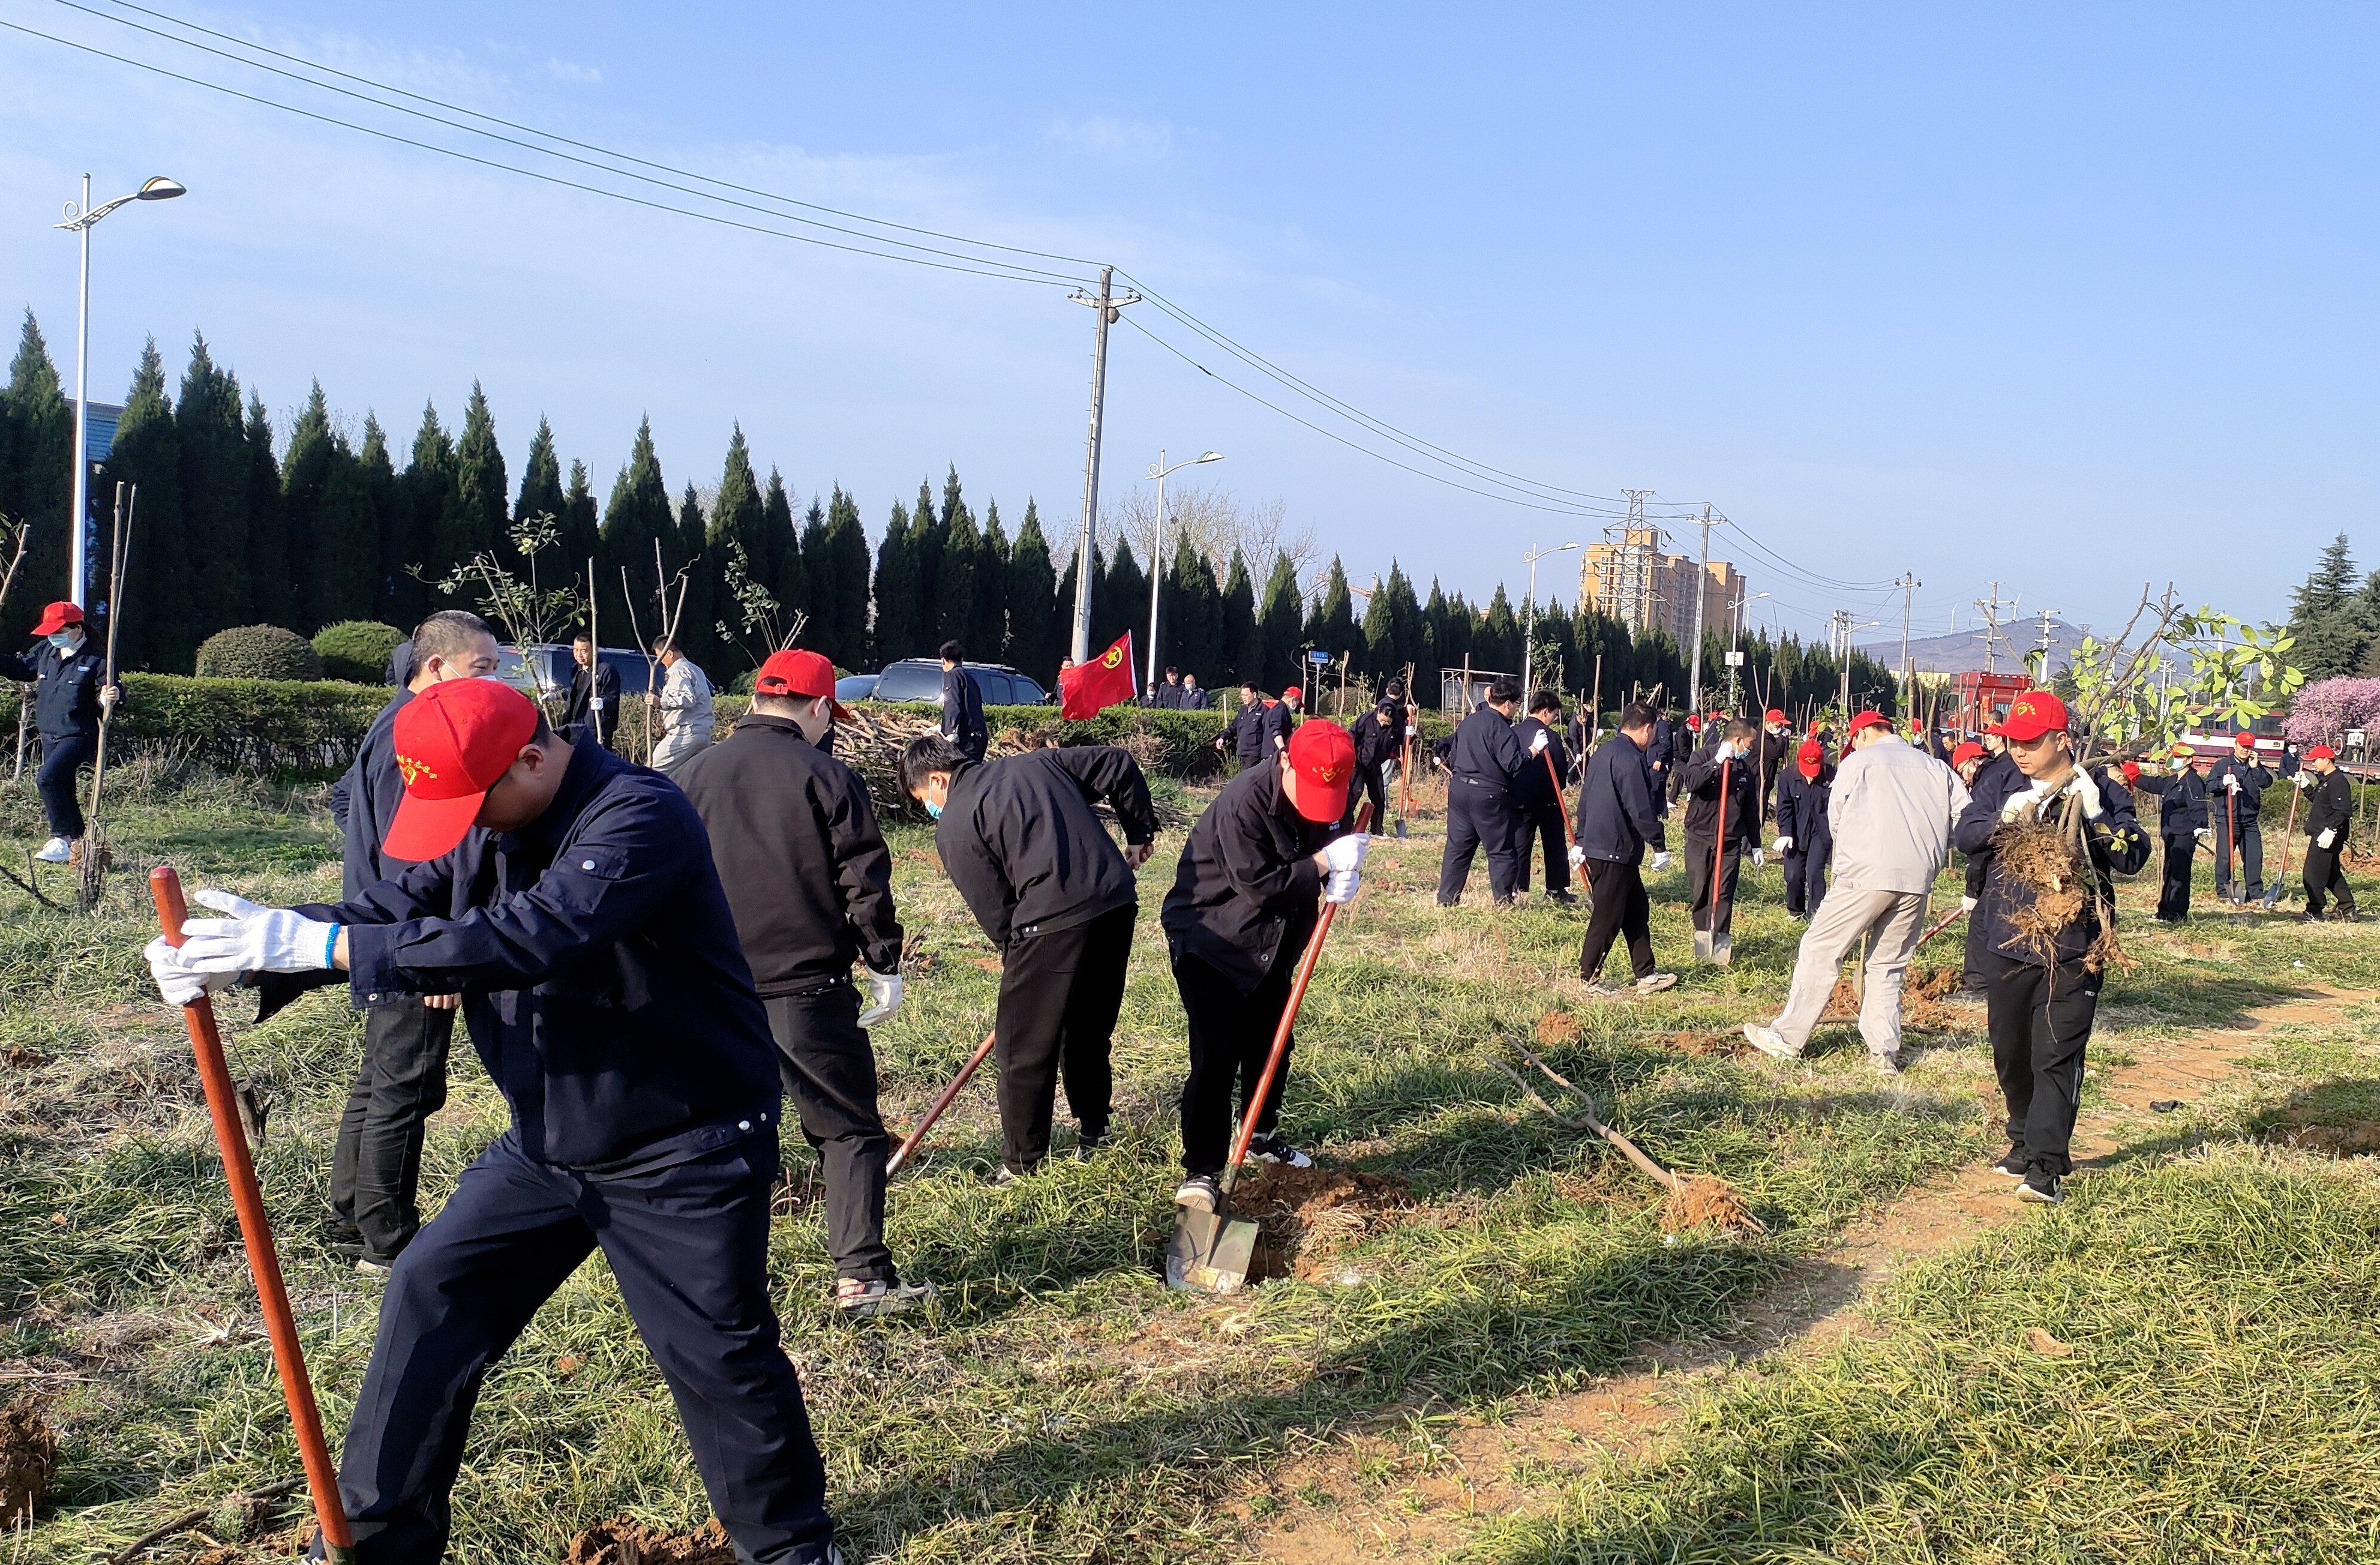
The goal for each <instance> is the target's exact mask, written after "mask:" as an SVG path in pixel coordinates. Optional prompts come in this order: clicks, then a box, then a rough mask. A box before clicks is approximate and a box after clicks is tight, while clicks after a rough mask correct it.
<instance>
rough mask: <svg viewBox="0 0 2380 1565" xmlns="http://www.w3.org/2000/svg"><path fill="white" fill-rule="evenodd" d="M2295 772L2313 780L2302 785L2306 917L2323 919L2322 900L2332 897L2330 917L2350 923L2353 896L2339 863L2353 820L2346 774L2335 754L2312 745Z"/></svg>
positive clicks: (2328, 748)
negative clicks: (2334, 907) (2335, 905)
mask: <svg viewBox="0 0 2380 1565" xmlns="http://www.w3.org/2000/svg"><path fill="white" fill-rule="evenodd" d="M2299 770H2300V771H2301V773H2311V774H2312V775H2313V782H2309V783H2307V784H2306V785H2305V789H2306V855H2305V894H2306V916H2307V917H2308V918H2320V917H2322V916H2324V914H2323V904H2324V899H2325V898H2326V897H2336V898H2337V899H2338V912H2337V913H2335V914H2332V915H2330V916H2332V917H2335V918H2338V919H2339V920H2340V921H2342V922H2347V923H2351V922H2353V921H2354V918H2355V893H2354V892H2352V891H2350V890H2349V889H2348V885H2347V871H2346V870H2345V869H2344V868H2343V867H2341V866H2340V863H2339V861H2340V859H2342V858H2343V857H2345V855H2346V853H2347V828H2348V824H2349V822H2350V821H2351V820H2353V819H2354V818H2355V807H2354V804H2353V802H2352V798H2351V795H2350V793H2349V790H2348V786H2347V773H2345V772H2343V771H2341V770H2338V755H2337V753H2336V752H2335V751H2333V750H2332V749H2331V747H2330V746H2328V745H2316V746H2314V747H2313V749H2310V750H2308V751H2307V752H2306V753H2305V764H2304V766H2302V767H2301V768H2300V769H2299Z"/></svg>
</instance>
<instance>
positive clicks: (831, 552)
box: [805, 484, 868, 671]
mask: <svg viewBox="0 0 2380 1565" xmlns="http://www.w3.org/2000/svg"><path fill="white" fill-rule="evenodd" d="M805 552H806V553H807V550H806V551H805ZM809 558H810V559H811V560H812V561H816V560H817V559H818V558H819V556H818V555H817V554H815V553H811V554H809ZM825 559H826V564H824V565H823V566H821V567H819V568H818V569H816V570H815V571H814V572H813V576H814V578H815V585H814V586H813V588H811V594H810V596H811V599H812V601H814V602H817V603H819V604H820V605H821V606H822V607H823V606H824V605H826V604H828V603H830V602H832V605H833V614H832V618H833V620H834V627H835V636H836V637H837V638H838V641H837V647H836V649H833V650H829V651H828V652H827V656H828V657H829V658H831V659H832V660H833V661H834V662H835V663H836V664H837V665H838V666H840V667H843V668H845V669H851V670H855V671H856V670H858V669H860V668H864V667H865V666H867V662H868V531H867V529H866V528H863V527H862V526H861V525H860V522H859V503H858V502H857V501H856V500H854V499H852V497H851V496H850V495H848V494H845V493H844V491H843V486H842V485H841V484H837V485H835V486H834V493H833V495H832V497H831V498H830V499H829V500H828V501H827V503H826V556H825Z"/></svg>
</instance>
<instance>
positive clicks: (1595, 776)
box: [1578, 733, 1664, 984]
mask: <svg viewBox="0 0 2380 1565" xmlns="http://www.w3.org/2000/svg"><path fill="white" fill-rule="evenodd" d="M1663 842H1664V838H1663V836H1662V833H1661V795H1660V793H1659V791H1658V789H1657V788H1656V787H1655V786H1654V782H1653V774H1652V772H1651V771H1649V770H1646V768H1645V752H1644V751H1643V750H1641V749H1639V748H1638V747H1637V746H1636V741H1635V740H1633V739H1631V738H1630V737H1629V736H1628V735H1627V734H1624V733H1623V734H1613V735H1612V736H1611V737H1610V738H1609V739H1606V740H1605V741H1604V742H1603V743H1602V744H1601V745H1598V746H1596V751H1595V754H1594V755H1592V756H1590V757H1589V758H1587V762H1586V780H1585V782H1582V783H1580V784H1579V791H1578V851H1579V854H1580V856H1581V857H1582V858H1583V859H1584V860H1585V864H1584V867H1585V871H1586V892H1587V899H1588V901H1589V902H1590V903H1591V904H1593V909H1592V912H1591V914H1590V916H1588V918H1587V923H1586V940H1585V944H1583V945H1582V946H1580V947H1579V952H1578V976H1579V977H1582V978H1585V980H1586V981H1587V982H1588V983H1590V984H1591V983H1594V982H1596V981H1597V979H1598V978H1600V977H1601V976H1602V973H1603V959H1604V958H1605V957H1606V956H1609V954H1610V952H1611V942H1612V940H1615V939H1619V938H1623V937H1624V938H1625V939H1626V940H1627V942H1628V963H1629V965H1630V967H1631V968H1632V969H1633V971H1634V974H1635V976H1636V977H1639V978H1642V977H1646V976H1648V975H1649V974H1651V973H1652V971H1653V922H1652V920H1653V908H1652V904H1651V902H1650V900H1649V899H1647V898H1646V896H1645V872H1644V868H1643V866H1644V862H1645V845H1646V844H1647V843H1650V844H1651V845H1652V846H1653V847H1654V848H1655V849H1656V850H1658V849H1660V848H1661V846H1662V844H1663Z"/></svg>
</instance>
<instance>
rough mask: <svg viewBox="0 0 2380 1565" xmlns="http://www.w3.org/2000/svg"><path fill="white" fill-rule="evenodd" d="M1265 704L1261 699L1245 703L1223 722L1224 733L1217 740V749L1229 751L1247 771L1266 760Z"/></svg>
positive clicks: (1242, 768) (1241, 767) (1241, 768)
mask: <svg viewBox="0 0 2380 1565" xmlns="http://www.w3.org/2000/svg"><path fill="white" fill-rule="evenodd" d="M1264 730H1265V704H1264V701H1263V699H1262V698H1258V699H1257V700H1253V701H1245V702H1243V703H1242V704H1241V705H1240V706H1238V707H1237V708H1235V709H1234V710H1233V712H1232V715H1231V716H1230V717H1228V718H1226V719H1224V720H1223V732H1222V733H1221V734H1218V735H1216V738H1215V747H1216V748H1217V749H1219V750H1228V751H1229V752H1231V755H1232V757H1233V758H1234V759H1235V760H1237V761H1238V762H1239V763H1240V770H1242V771H1245V770H1247V769H1248V768H1250V767H1252V766H1254V765H1256V763H1257V762H1258V761H1260V760H1262V759H1264V758H1265V747H1266V746H1265V734H1264Z"/></svg>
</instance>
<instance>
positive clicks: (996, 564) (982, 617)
mask: <svg viewBox="0 0 2380 1565" xmlns="http://www.w3.org/2000/svg"><path fill="white" fill-rule="evenodd" d="M1011 568H1012V556H1011V552H1010V549H1009V544H1008V529H1007V528H1003V527H1002V526H1001V525H1000V502H999V501H997V500H994V501H990V502H988V503H986V504H985V505H984V508H983V536H982V537H981V538H979V539H978V540H977V541H976V550H975V613H974V614H973V615H972V616H971V617H970V618H969V619H968V621H967V633H966V635H965V637H963V638H962V639H964V640H965V642H966V644H967V647H968V649H970V650H973V649H975V648H977V647H980V648H982V649H983V650H982V651H980V652H977V654H976V656H977V657H978V658H980V659H981V660H983V661H986V662H1002V661H1010V662H1013V661H1014V659H1011V658H1010V657H1009V656H1008V650H1009V647H1008V639H1009V631H1008V573H1009V571H1010V569H1011Z"/></svg>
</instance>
